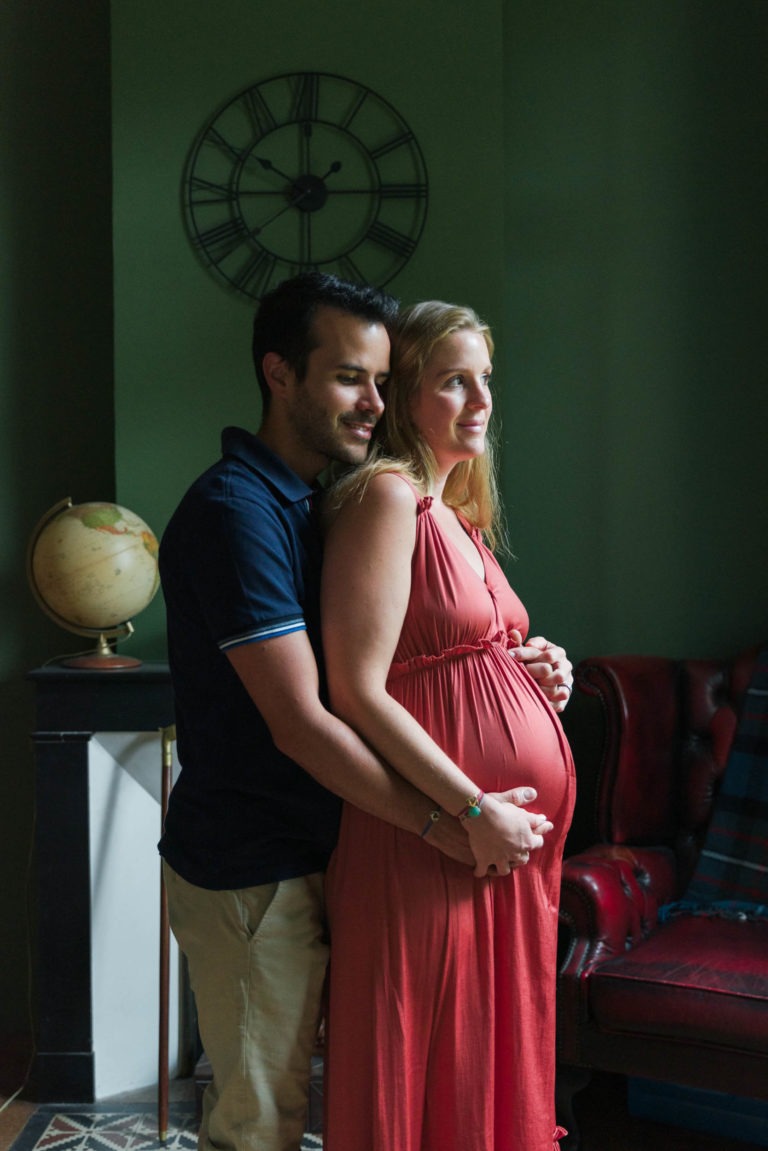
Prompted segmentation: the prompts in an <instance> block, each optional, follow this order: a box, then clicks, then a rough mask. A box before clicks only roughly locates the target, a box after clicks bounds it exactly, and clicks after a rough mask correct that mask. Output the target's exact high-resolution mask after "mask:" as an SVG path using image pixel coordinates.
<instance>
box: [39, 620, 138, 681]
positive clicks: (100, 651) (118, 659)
mask: <svg viewBox="0 0 768 1151" xmlns="http://www.w3.org/2000/svg"><path fill="white" fill-rule="evenodd" d="M131 630H133V629H131ZM58 662H59V663H60V664H61V666H62V667H79V668H86V669H88V670H91V671H120V670H121V669H123V668H130V667H141V660H140V659H135V658H134V656H132V655H118V653H117V652H116V651H113V650H112V648H111V647H110V646H109V643H108V642H107V636H106V635H105V633H104V632H102V633H101V634H100V636H99V642H98V645H97V646H96V647H95V648H94V650H93V651H90V652H88V654H87V655H72V656H69V657H68V658H67V659H62V660H59V661H58Z"/></svg>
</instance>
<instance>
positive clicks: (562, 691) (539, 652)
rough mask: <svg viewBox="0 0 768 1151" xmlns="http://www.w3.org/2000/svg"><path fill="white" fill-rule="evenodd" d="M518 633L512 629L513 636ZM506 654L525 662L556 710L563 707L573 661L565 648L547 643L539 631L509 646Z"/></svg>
mask: <svg viewBox="0 0 768 1151" xmlns="http://www.w3.org/2000/svg"><path fill="white" fill-rule="evenodd" d="M519 634H520V633H519V632H517V633H512V638H513V639H514V638H515V635H519ZM509 654H510V655H512V656H514V658H515V659H519V660H520V662H521V663H524V664H525V666H526V667H527V669H528V671H529V672H530V674H531V675H532V676H533V678H534V679H535V680H536V683H537V684H538V685H539V687H540V688H541V690H542V691H543V692H544V695H545V696H546V697H547V699H548V700H549V702H550V703H551V704H552V707H553V708H554V710H555V711H558V712H559V711H563V709H564V708H565V705H566V704H567V703H568V700H569V699H570V696H571V691H572V690H573V664H572V663H571V661H570V660H569V659H568V656H567V655H566V654H565V648H562V647H558V646H557V644H554V643H550V642H549V640H546V639H544V636H542V635H536V636H533V638H532V639H529V640H527V641H526V643H525V644H523V643H522V641H521V643H520V645H519V646H518V647H511V648H510V649H509Z"/></svg>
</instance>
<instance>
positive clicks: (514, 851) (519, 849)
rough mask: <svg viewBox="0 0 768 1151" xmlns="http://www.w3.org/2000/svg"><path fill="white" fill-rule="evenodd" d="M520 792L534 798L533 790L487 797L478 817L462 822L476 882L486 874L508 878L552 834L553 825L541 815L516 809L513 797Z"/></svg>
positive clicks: (524, 789) (517, 807) (518, 790)
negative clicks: (472, 856) (472, 857)
mask: <svg viewBox="0 0 768 1151" xmlns="http://www.w3.org/2000/svg"><path fill="white" fill-rule="evenodd" d="M520 791H523V792H533V797H534V798H535V796H536V792H535V791H534V789H533V788H522V789H520V788H515V789H513V790H512V791H509V792H501V793H496V794H488V795H486V796H485V798H484V800H483V805H482V808H481V812H480V815H479V816H477V818H476V819H465V820H464V821H463V822H464V827H465V829H466V832H467V836H468V838H469V845H470V847H471V849H472V854H473V855H474V857H475V875H476V876H477V877H478V878H482V877H483V876H484V875H488V874H489V873H492V874H495V875H509V873H510V871H514V869H515V868H517V867H520V866H522V865H523V864H525V863H527V862H528V860H529V859H530V857H531V852H532V851H538V850H539V848H541V847H543V846H544V836H545V835H547V834H548V832H550V831H551V830H552V827H553V824H552V823H551V822H550V821H549V820H548V819H547V817H546V816H545V815H542V814H541V813H540V812H532V811H526V810H525V809H524V808H522V807H520V806H518V804H517V802H516V801H515V799H514V796H515V795H516V794H519V792H520ZM526 802H531V800H526Z"/></svg>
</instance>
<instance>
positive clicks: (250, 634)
mask: <svg viewBox="0 0 768 1151" xmlns="http://www.w3.org/2000/svg"><path fill="white" fill-rule="evenodd" d="M306 628H307V625H306V623H305V622H304V617H303V616H296V618H295V619H287V620H281V621H280V622H279V623H268V624H264V625H263V626H262V627H256V628H253V630H252V631H246V632H243V633H242V634H241V635H233V636H230V637H229V638H228V639H223V640H221V641H220V643H219V650H220V651H228V650H229V648H231V647H239V646H240V645H241V644H244V643H257V642H258V641H259V640H263V639H273V638H274V637H275V636H278V635H289V634H290V633H291V632H293V631H306Z"/></svg>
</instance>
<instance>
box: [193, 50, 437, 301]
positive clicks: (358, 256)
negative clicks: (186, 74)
mask: <svg viewBox="0 0 768 1151" xmlns="http://www.w3.org/2000/svg"><path fill="white" fill-rule="evenodd" d="M184 199H185V209H186V222H187V229H188V232H189V236H190V239H191V241H192V244H193V246H194V248H195V249H196V251H197V252H198V253H199V255H200V257H201V258H202V260H203V261H204V263H205V264H206V266H207V267H208V268H209V270H210V271H211V272H212V273H213V274H214V275H215V276H216V277H217V278H218V279H219V280H221V281H222V282H224V283H225V284H226V285H227V286H229V287H230V288H234V289H235V290H237V291H238V292H240V293H242V294H243V295H244V296H246V297H248V298H249V299H251V300H253V299H260V298H261V296H263V295H264V293H265V292H267V291H269V290H270V288H273V287H275V285H276V284H278V283H279V282H280V281H281V280H284V279H285V278H286V277H288V276H292V275H295V274H296V273H297V272H300V271H304V270H307V269H318V270H320V271H324V272H333V273H335V274H336V275H339V276H342V277H343V278H344V279H347V280H352V281H354V282H358V283H369V284H375V285H377V286H382V285H383V284H386V283H388V282H389V281H390V280H391V279H392V278H393V276H395V275H396V274H397V273H398V272H399V271H400V269H401V268H402V267H404V265H405V264H406V263H407V261H408V260H409V259H410V257H411V256H412V255H413V252H414V251H415V248H416V245H417V243H418V240H419V237H420V236H421V233H422V230H423V228H424V221H425V219H426V214H427V172H426V167H425V165H424V158H423V156H422V154H421V149H420V148H419V145H418V144H417V142H416V139H415V137H414V134H413V132H412V131H411V129H410V128H409V127H408V125H407V124H406V122H405V121H404V120H403V118H402V116H400V115H399V113H398V112H396V111H395V109H394V108H393V107H392V105H391V104H389V103H388V102H387V101H386V100H384V99H382V97H381V96H377V95H376V93H375V92H372V91H371V90H370V88H365V87H364V86H363V85H362V84H357V83H355V82H354V81H353V80H347V79H344V78H343V77H341V76H332V75H329V74H328V73H325V72H294V73H290V74H288V75H283V76H275V77H273V78H272V79H270V80H264V81H262V83H260V84H254V85H253V87H251V88H247V89H246V90H245V91H243V92H240V93H239V95H237V96H235V97H234V98H233V99H232V100H230V101H229V102H228V103H227V104H225V105H224V106H223V107H222V108H221V109H220V110H219V111H218V112H217V113H216V114H215V115H214V116H213V118H212V119H211V120H210V121H209V122H208V123H207V124H206V125H205V127H204V128H203V129H202V131H201V132H200V134H199V136H198V137H197V139H196V141H195V143H194V146H193V149H192V152H191V154H190V157H189V162H188V165H187V170H186V173H185V176H184Z"/></svg>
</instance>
